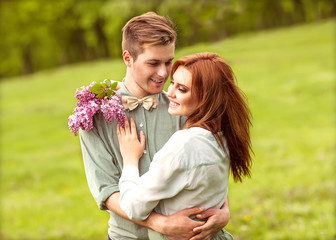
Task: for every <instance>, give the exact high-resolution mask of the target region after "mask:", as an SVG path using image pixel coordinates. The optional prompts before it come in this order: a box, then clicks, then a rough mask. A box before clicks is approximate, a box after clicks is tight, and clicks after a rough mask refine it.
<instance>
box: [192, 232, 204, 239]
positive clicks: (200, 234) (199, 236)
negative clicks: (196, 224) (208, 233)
mask: <svg viewBox="0 0 336 240" xmlns="http://www.w3.org/2000/svg"><path fill="white" fill-rule="evenodd" d="M200 239H202V240H204V239H206V238H205V234H203V233H198V234H196V235H195V236H193V237H192V238H190V240H200Z"/></svg>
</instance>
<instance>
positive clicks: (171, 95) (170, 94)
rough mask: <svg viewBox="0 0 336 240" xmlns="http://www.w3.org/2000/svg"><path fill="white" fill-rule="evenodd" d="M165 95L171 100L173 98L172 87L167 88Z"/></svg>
mask: <svg viewBox="0 0 336 240" xmlns="http://www.w3.org/2000/svg"><path fill="white" fill-rule="evenodd" d="M167 94H168V97H170V98H173V97H174V96H173V95H174V90H173V87H172V86H171V85H169V87H168V92H167Z"/></svg>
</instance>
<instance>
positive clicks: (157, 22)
mask: <svg viewBox="0 0 336 240" xmlns="http://www.w3.org/2000/svg"><path fill="white" fill-rule="evenodd" d="M122 31H123V39H122V50H123V51H125V50H127V51H129V52H130V54H131V56H132V57H133V58H134V59H135V60H136V59H137V57H138V55H139V54H141V53H142V52H143V51H144V46H151V45H169V44H171V43H174V44H175V41H176V37H177V34H176V31H175V25H174V24H173V22H172V21H171V20H170V19H169V18H166V17H162V16H159V15H157V14H156V13H154V12H148V13H145V14H142V15H140V16H136V17H134V18H132V19H131V20H129V21H128V22H127V23H126V25H125V26H124V27H123V29H122Z"/></svg>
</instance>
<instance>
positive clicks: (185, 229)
mask: <svg viewBox="0 0 336 240" xmlns="http://www.w3.org/2000/svg"><path fill="white" fill-rule="evenodd" d="M203 211H204V208H203V207H201V208H190V209H185V210H182V211H179V212H177V213H175V214H173V215H170V216H166V221H165V223H164V226H163V227H162V231H159V232H160V233H162V234H164V235H166V236H167V237H168V238H169V239H170V240H189V239H190V238H191V237H193V236H194V235H195V232H194V231H193V229H195V228H196V229H197V228H198V227H201V226H202V225H203V224H204V223H205V222H203V221H194V220H192V219H191V218H189V216H192V215H197V214H200V213H201V212H203ZM154 230H155V229H154Z"/></svg>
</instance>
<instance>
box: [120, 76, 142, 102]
mask: <svg viewBox="0 0 336 240" xmlns="http://www.w3.org/2000/svg"><path fill="white" fill-rule="evenodd" d="M125 87H126V89H127V90H128V91H129V92H130V93H131V94H133V95H134V96H135V97H137V98H139V99H140V98H143V97H144V96H145V95H146V94H145V93H143V91H142V89H140V88H139V87H138V85H137V84H136V83H135V81H133V80H132V79H131V77H130V76H128V75H127V74H126V77H125Z"/></svg>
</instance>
